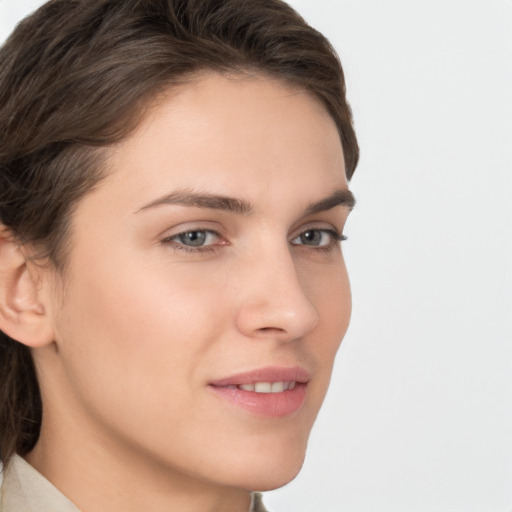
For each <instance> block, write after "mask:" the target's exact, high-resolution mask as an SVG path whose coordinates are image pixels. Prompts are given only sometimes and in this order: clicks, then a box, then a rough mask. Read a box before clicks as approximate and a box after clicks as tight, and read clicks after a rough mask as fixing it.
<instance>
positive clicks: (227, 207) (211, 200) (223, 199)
mask: <svg viewBox="0 0 512 512" xmlns="http://www.w3.org/2000/svg"><path fill="white" fill-rule="evenodd" d="M355 204H356V200H355V198H354V195H353V194H352V192H351V191H350V190H348V189H338V190H335V191H334V192H333V193H332V194H331V195H329V196H328V197H326V198H324V199H321V200H320V201H316V202H314V203H312V204H310V205H309V206H308V207H307V208H306V211H305V214H306V215H314V214H316V213H320V212H323V211H326V210H330V209H331V208H335V207H336V206H345V207H347V208H348V209H350V210H352V209H353V208H354V206H355ZM163 205H179V206H189V207H194V208H204V209H209V210H223V211H227V212H231V213H235V214H238V215H243V216H250V215H252V214H253V213H254V207H253V206H252V205H251V204H250V203H249V202H247V201H245V200H244V199H238V198H235V197H228V196H223V195H216V194H202V193H195V192H190V191H187V190H181V191H176V192H172V193H170V194H167V195H165V196H163V197H160V198H158V199H156V200H155V201H152V202H151V203H148V204H147V205H145V206H143V207H142V208H140V209H139V210H137V213H138V212H141V211H144V210H148V209H151V208H156V207H158V206H163Z"/></svg>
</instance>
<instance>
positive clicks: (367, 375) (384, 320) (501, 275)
mask: <svg viewBox="0 0 512 512" xmlns="http://www.w3.org/2000/svg"><path fill="white" fill-rule="evenodd" d="M41 3H42V2H40V1H29V0H0V40H3V39H4V38H5V37H6V35H7V33H8V32H9V31H10V30H12V27H13V26H14V24H15V23H16V21H17V20H19V19H20V18H21V17H22V16H23V15H25V14H26V13H28V12H29V11H30V10H31V9H33V8H34V7H36V6H38V5H40V4H41ZM291 3H292V5H293V6H294V7H296V8H297V9H298V10H299V12H301V13H302V14H303V16H305V18H306V19H307V20H308V21H309V22H310V23H311V24H312V25H313V26H315V27H316V28H318V29H319V30H320V31H322V32H323V33H324V34H326V35H327V36H328V37H329V39H330V40H331V41H332V43H333V44H334V46H335V47H336V48H337V50H338V51H339V53H340V55H341V59H342V62H343V65H344V67H345V71H346V74H347V82H348V95H349V99H350V101H351V103H352V106H353V110H354V116H355V124H356V128H357V132H358V135H359V140H360V145H361V153H362V158H361V163H360V166H359V168H358V170H357V172H356V175H355V177H354V179H353V181H352V189H353V191H354V192H355V194H356V196H357V198H358V205H357V208H356V210H355V211H354V212H353V215H352V218H351V220H350V222H349V225H348V230H347V234H348V236H349V241H348V242H346V245H345V250H346V254H347V262H348V265H349V271H350V273H351V279H352V287H353V300H354V315H353V320H352V326H351V328H350V330H349V333H348V335H347V337H346V339H345V341H344V343H343V345H342V348H341V350H340V353H339V357H338V360H337V363H336V370H335V375H334V377H333V382H332V388H331V391H330V393H329V396H328V398H327V401H326V405H325V407H324V410H323V411H322V413H321V414H320V417H319V420H318V422H317V424H316V426H315V429H314V431H313V435H312V438H311V441H310V449H309V452H308V458H307V461H306V464H305V466H304V469H303V471H302V473H301V475H300V476H299V477H298V478H297V479H296V480H295V481H294V482H293V483H292V484H290V485H289V486H287V487H286V488H284V489H282V490H278V491H274V492H272V493H268V494H267V496H266V503H267V506H268V507H269V508H270V509H272V510H275V511H278V512H511V511H512V347H511V341H512V242H511V240H512V206H511V201H512V99H511V94H512V0H429V1H426V0H425V1H419V0H386V1H384V0H314V1H313V0H293V1H292V2H291Z"/></svg>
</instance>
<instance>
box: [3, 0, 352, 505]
mask: <svg viewBox="0 0 512 512" xmlns="http://www.w3.org/2000/svg"><path fill="white" fill-rule="evenodd" d="M0 124H1V125H2V127H3V129H2V133H1V134H0V137H1V140H0V169H1V173H0V222H1V235H0V329H1V331H2V333H0V334H1V338H0V350H1V352H0V354H1V355H0V365H1V369H0V374H1V379H2V380H1V383H0V397H1V400H0V431H1V440H0V453H1V457H2V462H3V463H4V483H3V489H2V496H3V503H2V507H3V508H2V510H3V511H6V512H7V511H13V510H24V511H30V510H38V511H41V510H48V511H49V510H51V511H56V510H59V511H60V510H62V511H72V510H73V511H74V510H82V511H89V510H90V511H95V512H97V511H103V510H104V511H107V510H108V511H116V510H123V511H130V510H151V511H160V510H162V511H163V510H181V511H198V510H201V511H212V512H213V511H231V512H233V511H247V510H255V511H257V510H264V508H263V505H262V504H261V501H260V497H259V495H257V494H254V493H253V492H252V491H262V490H268V489H274V488H276V487H279V486H282V485H284V484H286V483H287V482H289V481H290V480H291V479H293V478H294V477H295V475H296V474H297V473H298V471H299V470H300V467H301V465H302V462H303V459H304V454H305V448H306V443H307V439H308V435H309V432H310V430H311V427H312V424H313V422H314V419H315V417H316V415H317V413H318V410H319V408H320V405H321V403H322V400H323V398H324V396H325V393H326V391H327V387H328V383H329V378H330V375H331V370H332V364H333V361H334V356H335V354H336V351H337V349H338V346H339V344H340V342H341V339H342V338H343V335H344V333H345V331H346V329H347V326H348V322H349V317H350V290H349V284H348V279H347V275H346V270H345V266H344V262H343V257H342V253H341V248H340V244H339V242H340V241H341V240H342V238H343V235H342V233H343V226H344V223H345V221H346V218H347V215H348V213H349V211H350V210H351V208H352V207H353V204H354V200H353V197H352V194H351V193H350V191H349V190H348V180H349V179H350V177H351V176H352V173H353V172H354V169H355V167H356V164H357V158H358V148H357V142H356V138H355V135H354V132H353V128H352V123H351V116H350V110H349V107H348V105H347V103H346V100H345V92H344V79H343V73H342V69H341V66H340V64H339V62H338V60H337V57H336V55H335V54H334V52H333V50H332V48H331V47H330V45H329V43H328V42H327V41H326V40H325V38H324V37H323V36H321V35H320V34H319V33H317V32H316V31H315V30H313V29H312V28H310V27H309V26H308V25H307V24H306V23H305V22H304V21H303V20H302V19H301V18H300V17H299V16H298V15H297V14H296V13H295V12H294V11H293V10H292V9H291V8H290V7H288V6H287V5H286V4H284V3H282V2H281V1H279V0H251V1H244V0H227V1H223V2H218V1H214V0H210V1H205V0H123V1H121V0H87V1H85V0H82V1H80V0H77V1H69V0H52V1H50V2H48V3H47V4H46V5H45V6H43V7H42V8H41V9H39V10H38V11H37V12H36V13H35V14H34V15H32V16H31V17H29V18H27V19H26V20H25V21H24V22H23V23H22V24H21V25H19V26H18V27H17V29H16V30H15V32H14V33H13V35H12V36H11V37H10V39H9V40H8V41H7V42H6V44H5V45H4V47H3V48H2V50H1V52H0Z"/></svg>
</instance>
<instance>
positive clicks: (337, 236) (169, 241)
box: [162, 228, 347, 253]
mask: <svg viewBox="0 0 512 512" xmlns="http://www.w3.org/2000/svg"><path fill="white" fill-rule="evenodd" d="M308 232H320V233H322V234H328V235H330V237H331V240H330V241H329V243H328V244H326V245H321V246H314V245H307V244H294V245H296V246H297V247H306V248H313V249H314V250H316V251H330V250H332V249H333V248H334V246H335V245H337V244H338V243H339V242H344V241H345V240H347V237H346V236H345V235H343V234H341V233H339V232H338V231H336V230H335V229H327V228H307V229H305V230H303V231H301V232H300V233H299V234H298V235H296V236H295V237H294V238H293V239H292V240H296V239H297V238H300V237H301V236H303V235H304V234H306V233H308ZM189 233H207V234H210V235H214V236H216V237H219V238H222V235H221V234H220V233H218V232H217V231H215V230H213V229H189V230H186V231H181V232H180V233H176V234H175V235H172V236H170V237H166V238H164V239H163V240H162V243H163V244H165V245H168V246H169V247H171V248H172V249H173V250H175V251H183V252H186V253H206V252H213V251H215V248H216V247H218V245H215V244H212V245H201V246H196V247H194V246H188V245H185V244H184V243H182V242H177V241H176V239H177V238H179V237H183V236H186V235H187V234H189Z"/></svg>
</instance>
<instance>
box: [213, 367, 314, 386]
mask: <svg viewBox="0 0 512 512" xmlns="http://www.w3.org/2000/svg"><path fill="white" fill-rule="evenodd" d="M309 379H310V374H309V372H308V371H307V370H306V369H305V368H301V367H300V366H294V367H292V368H287V367H280V366H267V367H265V368H258V369H256V370H252V371H249V372H244V373H238V374H236V375H232V376H230V377H225V378H223V379H219V380H215V381H213V382H210V385H211V386H241V385H242V384H254V383H255V382H281V381H285V382H290V381H292V380H293V381H296V382H300V383H302V384H304V383H307V382H308V381H309Z"/></svg>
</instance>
